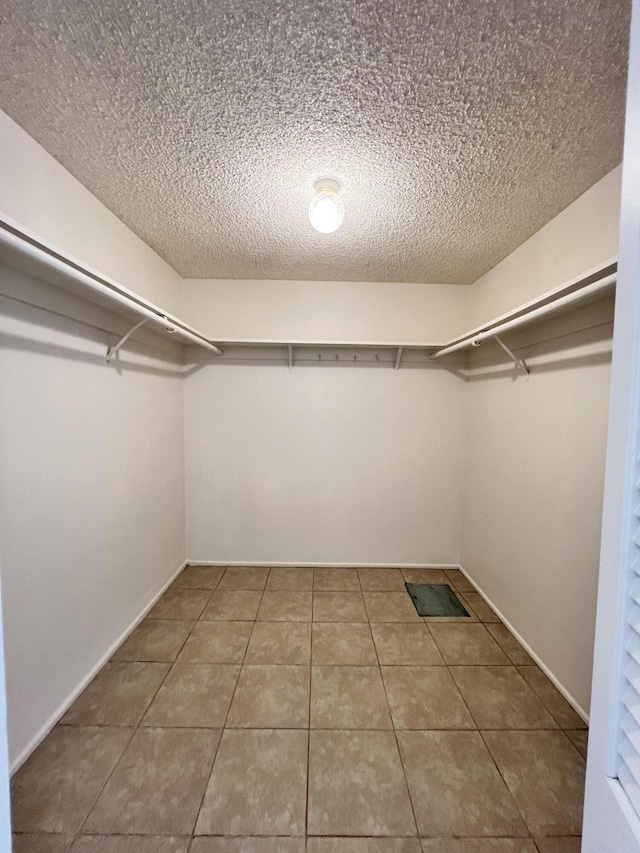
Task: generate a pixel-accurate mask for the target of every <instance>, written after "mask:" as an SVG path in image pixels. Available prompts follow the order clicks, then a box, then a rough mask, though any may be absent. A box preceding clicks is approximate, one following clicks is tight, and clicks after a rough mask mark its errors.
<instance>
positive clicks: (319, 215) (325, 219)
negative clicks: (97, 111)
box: [309, 178, 344, 234]
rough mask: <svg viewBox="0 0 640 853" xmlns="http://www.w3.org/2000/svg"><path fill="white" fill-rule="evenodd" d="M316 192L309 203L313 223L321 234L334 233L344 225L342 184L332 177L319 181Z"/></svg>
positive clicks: (310, 217)
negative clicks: (341, 195) (341, 196)
mask: <svg viewBox="0 0 640 853" xmlns="http://www.w3.org/2000/svg"><path fill="white" fill-rule="evenodd" d="M315 191H316V194H315V196H314V197H313V198H312V200H311V204H310V205H309V219H310V221H311V224H312V225H313V227H314V228H315V229H316V231H319V232H320V233H321V234H332V233H333V232H334V231H337V230H338V228H339V227H340V226H341V225H342V220H343V219H344V205H343V204H342V199H341V198H340V184H339V183H338V182H337V181H334V180H332V179H330V178H325V179H324V180H320V181H317V182H316V184H315Z"/></svg>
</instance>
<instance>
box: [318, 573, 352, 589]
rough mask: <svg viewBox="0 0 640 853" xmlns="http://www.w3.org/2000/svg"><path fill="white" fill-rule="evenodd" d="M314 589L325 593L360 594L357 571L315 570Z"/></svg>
mask: <svg viewBox="0 0 640 853" xmlns="http://www.w3.org/2000/svg"><path fill="white" fill-rule="evenodd" d="M313 588H314V590H321V591H323V592H332V591H338V590H339V591H342V592H360V581H359V580H358V570H357V569H314V570H313Z"/></svg>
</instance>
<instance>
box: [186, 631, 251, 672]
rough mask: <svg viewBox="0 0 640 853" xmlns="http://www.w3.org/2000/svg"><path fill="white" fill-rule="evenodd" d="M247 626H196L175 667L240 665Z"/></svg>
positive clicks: (249, 634) (245, 645)
mask: <svg viewBox="0 0 640 853" xmlns="http://www.w3.org/2000/svg"><path fill="white" fill-rule="evenodd" d="M251 629H252V624H251V622H203V621H201V622H197V623H196V626H195V628H194V629H193V631H192V632H191V636H190V637H189V639H188V640H187V642H186V643H185V645H184V648H183V649H182V651H181V652H180V655H179V656H178V663H242V661H243V659H244V654H245V652H246V650H247V644H248V642H249V637H250V636H251Z"/></svg>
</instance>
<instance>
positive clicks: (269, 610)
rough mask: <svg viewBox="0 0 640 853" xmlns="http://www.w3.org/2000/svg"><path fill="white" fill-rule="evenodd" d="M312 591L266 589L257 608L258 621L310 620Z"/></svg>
mask: <svg viewBox="0 0 640 853" xmlns="http://www.w3.org/2000/svg"><path fill="white" fill-rule="evenodd" d="M312 596H313V593H312V592H300V591H293V592H292V591H289V590H285V591H282V592H280V591H276V592H270V591H269V590H267V591H266V592H265V593H264V595H263V596H262V603H261V604H260V609H259V610H258V616H257V619H258V621H259V622H311V599H312Z"/></svg>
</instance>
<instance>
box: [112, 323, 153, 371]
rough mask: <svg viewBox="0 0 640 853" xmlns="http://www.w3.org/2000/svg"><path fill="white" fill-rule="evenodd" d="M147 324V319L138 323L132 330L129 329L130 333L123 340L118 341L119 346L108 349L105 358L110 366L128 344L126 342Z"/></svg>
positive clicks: (115, 345)
mask: <svg viewBox="0 0 640 853" xmlns="http://www.w3.org/2000/svg"><path fill="white" fill-rule="evenodd" d="M146 322H147V320H146V318H145V319H144V320H140V322H139V323H136V324H135V326H134V327H133V328H132V329H129V331H128V332H127V334H126V335H125V336H124V337H123V338H120V340H119V341H118V343H117V344H114V345H113V346H112V347H109V348H108V349H107V354H106V356H105V361H106V362H107V364H110V363H111V362H112V361H113V359H114V358H115V357H116V355H117V353H118V350H119V349H120V347H121V346H123V344H126V342H127V341H128V340H129V338H130V337H131V335H132V334H133V333H134V332H137V331H138V329H139V328H140V327H141V326H144V324H145V323H146Z"/></svg>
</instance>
